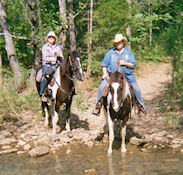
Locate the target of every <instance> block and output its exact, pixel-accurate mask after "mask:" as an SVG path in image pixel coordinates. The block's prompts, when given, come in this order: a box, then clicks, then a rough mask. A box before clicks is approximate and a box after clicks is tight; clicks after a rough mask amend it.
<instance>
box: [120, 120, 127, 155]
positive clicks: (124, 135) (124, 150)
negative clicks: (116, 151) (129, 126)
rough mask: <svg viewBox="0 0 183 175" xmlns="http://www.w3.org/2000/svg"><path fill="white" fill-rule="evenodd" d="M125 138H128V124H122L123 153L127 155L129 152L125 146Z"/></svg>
mask: <svg viewBox="0 0 183 175" xmlns="http://www.w3.org/2000/svg"><path fill="white" fill-rule="evenodd" d="M125 137H126V122H123V123H122V128H121V139H122V142H121V152H123V153H125V152H126V151H127V149H126V146H125Z"/></svg>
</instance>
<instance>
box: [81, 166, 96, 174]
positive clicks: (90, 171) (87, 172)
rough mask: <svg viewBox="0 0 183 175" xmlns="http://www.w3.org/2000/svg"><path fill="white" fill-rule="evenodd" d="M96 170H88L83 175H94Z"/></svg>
mask: <svg viewBox="0 0 183 175" xmlns="http://www.w3.org/2000/svg"><path fill="white" fill-rule="evenodd" d="M95 174H96V170H95V169H94V168H92V169H89V170H84V175H95Z"/></svg>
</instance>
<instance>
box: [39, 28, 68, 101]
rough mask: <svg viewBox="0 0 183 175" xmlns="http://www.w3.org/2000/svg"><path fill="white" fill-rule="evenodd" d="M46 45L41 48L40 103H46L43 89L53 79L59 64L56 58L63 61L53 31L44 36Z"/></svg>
mask: <svg viewBox="0 0 183 175" xmlns="http://www.w3.org/2000/svg"><path fill="white" fill-rule="evenodd" d="M45 41H46V44H44V46H43V47H42V65H43V67H42V81H41V85H40V96H41V100H42V101H46V98H45V92H44V91H45V88H46V87H47V85H48V83H49V82H50V81H51V79H52V78H53V75H54V73H55V72H56V69H57V67H58V65H59V64H60V62H59V61H58V60H57V57H60V58H61V59H62V60H63V58H64V57H63V53H62V50H61V48H60V46H59V45H58V44H56V42H57V36H56V35H55V32H54V31H49V32H48V34H47V36H46V40H45Z"/></svg>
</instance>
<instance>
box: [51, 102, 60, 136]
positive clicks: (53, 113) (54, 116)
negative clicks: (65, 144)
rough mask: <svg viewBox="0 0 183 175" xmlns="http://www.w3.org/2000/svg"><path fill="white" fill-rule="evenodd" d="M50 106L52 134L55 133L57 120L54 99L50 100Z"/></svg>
mask: <svg viewBox="0 0 183 175" xmlns="http://www.w3.org/2000/svg"><path fill="white" fill-rule="evenodd" d="M51 108H52V112H51V113H52V126H53V130H52V135H54V134H56V133H57V132H56V127H57V122H58V119H59V118H58V108H56V106H55V100H52V102H51Z"/></svg>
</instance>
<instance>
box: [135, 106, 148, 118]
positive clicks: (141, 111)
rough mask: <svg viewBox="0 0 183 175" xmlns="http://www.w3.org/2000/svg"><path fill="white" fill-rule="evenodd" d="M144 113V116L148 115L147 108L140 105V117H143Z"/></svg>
mask: <svg viewBox="0 0 183 175" xmlns="http://www.w3.org/2000/svg"><path fill="white" fill-rule="evenodd" d="M142 113H143V114H144V116H146V115H147V110H146V109H144V108H143V107H142V106H138V113H137V114H138V117H141V116H142Z"/></svg>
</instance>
